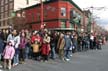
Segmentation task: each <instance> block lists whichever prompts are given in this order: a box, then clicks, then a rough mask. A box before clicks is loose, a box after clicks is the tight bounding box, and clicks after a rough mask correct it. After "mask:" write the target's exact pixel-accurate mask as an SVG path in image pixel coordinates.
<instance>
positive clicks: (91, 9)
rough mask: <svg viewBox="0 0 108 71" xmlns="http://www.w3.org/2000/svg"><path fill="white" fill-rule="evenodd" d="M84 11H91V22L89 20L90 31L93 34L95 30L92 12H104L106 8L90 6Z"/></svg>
mask: <svg viewBox="0 0 108 71" xmlns="http://www.w3.org/2000/svg"><path fill="white" fill-rule="evenodd" d="M85 9H86V10H90V11H91V13H92V15H91V17H92V20H91V22H92V27H91V28H92V30H91V32H94V29H95V27H94V26H95V19H94V10H97V11H100V10H105V9H106V8H105V7H93V6H91V7H88V8H85Z"/></svg>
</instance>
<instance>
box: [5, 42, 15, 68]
mask: <svg viewBox="0 0 108 71" xmlns="http://www.w3.org/2000/svg"><path fill="white" fill-rule="evenodd" d="M14 54H15V49H14V41H13V40H10V41H9V42H8V43H7V45H6V47H5V49H4V51H3V58H4V69H6V68H8V69H11V63H12V59H13V57H14ZM7 62H8V63H7Z"/></svg>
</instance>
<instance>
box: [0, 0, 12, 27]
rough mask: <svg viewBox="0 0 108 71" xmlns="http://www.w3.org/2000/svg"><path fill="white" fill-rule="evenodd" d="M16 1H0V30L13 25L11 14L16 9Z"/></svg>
mask: <svg viewBox="0 0 108 71" xmlns="http://www.w3.org/2000/svg"><path fill="white" fill-rule="evenodd" d="M13 6H14V0H0V28H1V29H3V28H8V26H9V25H11V23H12V17H11V12H12V11H13V9H14V7H13Z"/></svg>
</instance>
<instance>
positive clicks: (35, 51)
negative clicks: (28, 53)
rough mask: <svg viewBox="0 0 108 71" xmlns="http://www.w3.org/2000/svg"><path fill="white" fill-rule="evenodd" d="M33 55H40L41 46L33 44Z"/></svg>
mask: <svg viewBox="0 0 108 71" xmlns="http://www.w3.org/2000/svg"><path fill="white" fill-rule="evenodd" d="M32 47H33V53H38V52H39V45H38V44H33V45H32Z"/></svg>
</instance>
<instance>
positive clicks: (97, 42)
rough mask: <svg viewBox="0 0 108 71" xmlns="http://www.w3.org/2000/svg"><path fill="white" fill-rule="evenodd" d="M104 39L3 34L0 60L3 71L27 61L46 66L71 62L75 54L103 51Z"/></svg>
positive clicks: (40, 33)
mask: <svg viewBox="0 0 108 71" xmlns="http://www.w3.org/2000/svg"><path fill="white" fill-rule="evenodd" d="M104 43H105V42H104ZM101 45H102V37H101V35H94V34H93V33H77V32H75V31H72V32H71V31H64V32H57V31H48V30H47V29H44V30H40V31H32V32H30V31H28V30H21V31H20V32H19V31H17V30H15V29H14V30H11V31H8V30H5V31H4V30H1V31H0V59H1V61H3V68H4V69H7V68H8V69H11V67H14V66H17V65H18V64H23V63H25V59H34V60H36V61H43V62H47V61H48V60H49V58H50V59H52V60H55V59H57V58H59V59H61V60H63V61H69V60H70V58H71V56H72V54H73V53H75V52H81V51H87V50H89V49H99V50H101Z"/></svg>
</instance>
